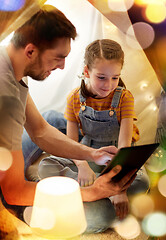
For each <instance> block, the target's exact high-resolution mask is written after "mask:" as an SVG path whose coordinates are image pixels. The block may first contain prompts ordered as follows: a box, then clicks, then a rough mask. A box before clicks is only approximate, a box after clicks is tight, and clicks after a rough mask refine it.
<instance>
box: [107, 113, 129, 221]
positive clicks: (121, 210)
mask: <svg viewBox="0 0 166 240" xmlns="http://www.w3.org/2000/svg"><path fill="white" fill-rule="evenodd" d="M132 135H133V118H122V120H121V124H120V132H119V140H118V148H122V147H129V146H131V142H132ZM111 202H112V204H113V205H114V207H115V210H116V215H117V216H118V217H119V218H120V219H123V218H124V217H125V216H126V215H127V214H128V212H129V202H128V197H127V194H126V192H123V193H121V194H118V195H116V196H113V197H111Z"/></svg>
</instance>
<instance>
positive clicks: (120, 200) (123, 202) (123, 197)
mask: <svg viewBox="0 0 166 240" xmlns="http://www.w3.org/2000/svg"><path fill="white" fill-rule="evenodd" d="M110 200H111V202H112V204H113V205H114V207H115V211H116V215H117V216H118V217H119V219H120V220H122V219H123V218H125V217H126V215H127V214H128V212H129V201H128V197H127V194H126V192H122V193H121V194H119V195H115V196H112V197H110Z"/></svg>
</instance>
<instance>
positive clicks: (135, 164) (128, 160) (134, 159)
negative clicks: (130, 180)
mask: <svg viewBox="0 0 166 240" xmlns="http://www.w3.org/2000/svg"><path fill="white" fill-rule="evenodd" d="M158 146H159V143H152V144H146V145H139V146H132V147H124V148H120V149H119V151H118V152H117V154H116V155H115V156H114V157H113V158H112V160H111V161H110V162H109V163H108V165H107V166H106V167H105V168H104V169H103V171H102V172H101V174H100V176H101V175H103V174H104V173H107V172H109V171H110V170H111V169H112V168H113V167H115V166H116V165H121V166H122V170H121V171H120V172H119V173H118V174H117V175H116V176H114V177H113V178H112V180H113V181H115V182H117V181H119V180H120V179H122V178H123V177H124V176H125V175H126V174H127V173H128V172H130V171H131V170H133V169H137V171H138V170H139V169H140V168H141V166H142V165H143V164H144V163H145V162H146V161H147V160H148V158H149V157H150V156H151V154H152V153H153V152H154V151H155V149H156V148H157V147H158Z"/></svg>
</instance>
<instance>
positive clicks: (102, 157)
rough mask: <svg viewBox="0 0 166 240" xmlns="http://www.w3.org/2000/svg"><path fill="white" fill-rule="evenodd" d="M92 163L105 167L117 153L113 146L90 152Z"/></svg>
mask: <svg viewBox="0 0 166 240" xmlns="http://www.w3.org/2000/svg"><path fill="white" fill-rule="evenodd" d="M92 151H93V152H92V157H93V161H94V162H95V163H96V164H98V165H106V164H107V163H108V162H109V161H110V160H111V159H112V157H113V156H114V155H115V154H116V153H117V152H118V149H117V148H116V147H115V146H108V147H101V148H99V149H94V150H92Z"/></svg>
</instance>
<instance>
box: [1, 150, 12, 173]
mask: <svg viewBox="0 0 166 240" xmlns="http://www.w3.org/2000/svg"><path fill="white" fill-rule="evenodd" d="M4 160H5V161H4ZM12 162H13V157H12V154H11V152H10V151H9V150H8V149H6V148H4V147H0V170H1V171H6V170H8V169H9V168H10V167H11V165H12Z"/></svg>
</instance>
